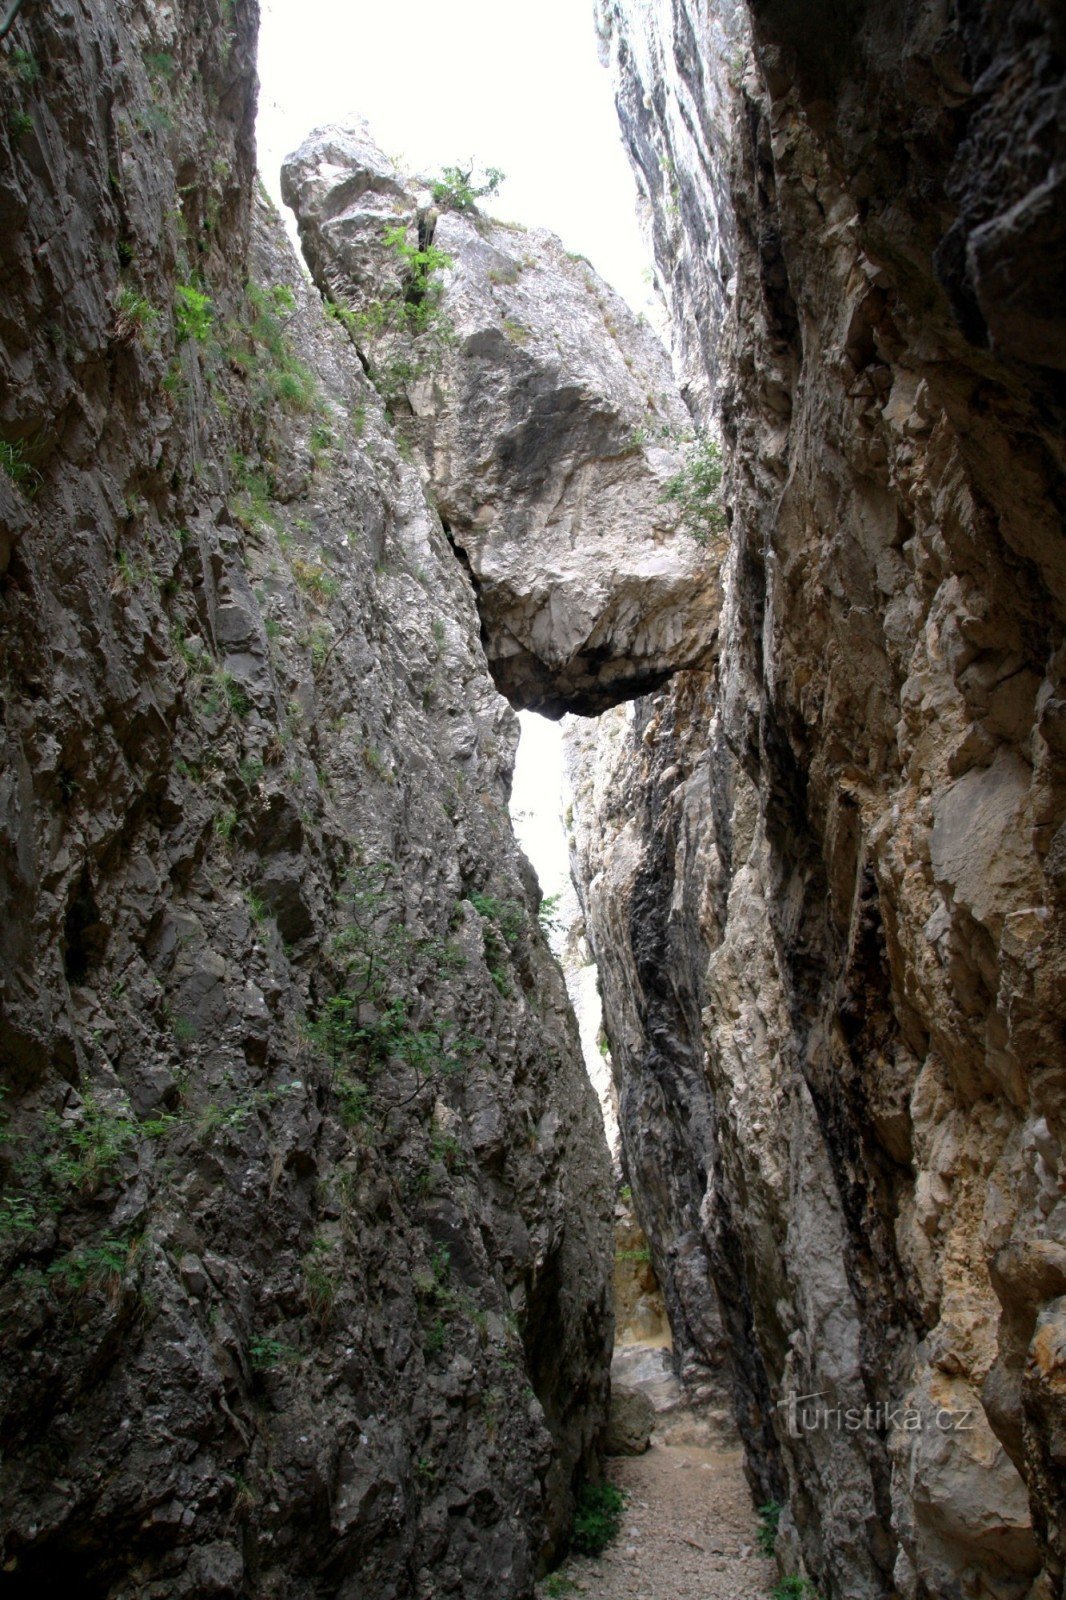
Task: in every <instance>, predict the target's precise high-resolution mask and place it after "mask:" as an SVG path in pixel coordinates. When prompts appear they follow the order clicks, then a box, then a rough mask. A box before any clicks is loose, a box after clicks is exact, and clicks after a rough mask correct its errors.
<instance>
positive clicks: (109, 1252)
mask: <svg viewBox="0 0 1066 1600" xmlns="http://www.w3.org/2000/svg"><path fill="white" fill-rule="evenodd" d="M130 1248H131V1247H130V1245H129V1244H128V1243H127V1242H126V1241H125V1240H124V1239H116V1238H112V1237H108V1238H105V1239H102V1240H101V1241H100V1243H99V1244H97V1245H90V1246H88V1247H86V1248H85V1249H84V1250H72V1251H71V1253H70V1254H69V1255H66V1256H62V1257H61V1258H60V1260H58V1261H53V1262H52V1264H51V1265H50V1266H49V1268H48V1276H49V1277H50V1278H59V1279H61V1280H62V1282H63V1283H64V1284H66V1286H67V1288H69V1289H86V1288H90V1287H101V1286H103V1285H104V1284H107V1283H108V1282H109V1281H111V1280H113V1279H114V1278H121V1277H122V1275H123V1273H124V1272H125V1270H126V1267H127V1265H128V1262H129V1255H130Z"/></svg>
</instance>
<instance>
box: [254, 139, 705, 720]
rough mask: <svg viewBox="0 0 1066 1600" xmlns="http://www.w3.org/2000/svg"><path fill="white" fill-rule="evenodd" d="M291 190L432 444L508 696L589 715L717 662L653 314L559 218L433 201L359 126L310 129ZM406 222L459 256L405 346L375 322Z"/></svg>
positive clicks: (681, 415)
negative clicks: (650, 322) (558, 230)
mask: <svg viewBox="0 0 1066 1600" xmlns="http://www.w3.org/2000/svg"><path fill="white" fill-rule="evenodd" d="M283 189H284V193H285V197H286V199H287V201H288V203H289V204H290V205H291V206H292V207H293V208H294V210H295V211H296V214H297V217H298V220H299V224H300V234H301V240H302V243H303V247H304V252H305V254H306V256H307V258H308V261H309V262H310V265H311V269H312V272H313V273H314V276H315V279H316V281H317V283H318V285H319V288H320V289H321V290H322V292H323V293H324V294H325V295H327V297H329V298H330V299H333V300H335V301H337V302H339V303H340V304H341V305H342V308H347V309H349V310H351V311H353V312H354V313H355V318H354V320H353V319H351V318H349V319H348V326H349V331H350V332H351V333H352V335H353V337H354V338H355V339H356V342H357V343H358V344H359V347H360V351H361V354H363V356H364V359H365V360H366V361H367V363H368V365H369V366H370V368H371V370H372V371H375V369H377V376H378V377H379V381H380V382H381V383H382V384H383V385H384V386H385V387H386V388H387V390H388V392H389V395H390V404H391V405H392V408H393V410H394V413H395V414H396V415H397V417H398V418H402V419H403V421H404V426H405V428H406V431H407V432H408V433H409V434H410V436H411V439H412V442H413V444H414V445H415V448H416V449H417V450H418V452H419V454H420V457H421V464H422V468H423V471H424V473H425V476H426V478H427V480H428V482H429V484H430V486H431V488H432V492H433V495H434V497H435V500H436V504H437V508H438V510H439V512H440V515H441V518H442V520H443V522H444V526H445V528H446V530H447V532H448V534H449V537H450V539H451V541H452V543H453V545H454V546H455V548H456V550H457V551H458V552H459V553H460V555H461V557H462V559H463V560H464V562H465V563H466V565H467V566H468V568H469V571H470V574H471V578H472V580H473V584H474V588H475V592H476V595H477V602H478V609H479V611H480V613H481V619H482V624H483V628H484V635H485V647H486V651H487V654H488V659H489V665H490V667H491V670H492V673H493V677H494V679H495V681H496V684H497V686H498V687H499V688H500V689H501V691H502V692H503V693H504V694H506V695H507V697H508V699H509V700H510V701H511V703H512V704H513V705H516V706H519V707H531V708H533V709H535V710H538V711H542V712H544V713H545V714H546V715H548V716H559V715H561V714H562V713H563V712H564V711H576V712H579V713H584V714H595V713H598V712H600V711H602V710H604V709H606V708H607V707H608V706H610V705H614V704H616V703H618V702H619V701H621V700H625V699H629V698H632V697H633V696H634V695H636V694H640V693H645V692H649V691H651V690H653V689H656V688H658V687H659V686H661V685H662V684H663V683H664V682H666V680H667V679H668V678H669V677H670V676H671V675H672V674H673V673H674V672H676V671H677V670H678V669H679V668H682V667H693V666H699V665H701V664H703V663H706V662H708V661H709V659H710V656H711V653H712V652H713V648H714V643H715V638H716V630H717V619H718V612H719V604H720V591H719V584H718V577H717V561H716V559H715V555H714V552H713V550H710V549H704V548H701V546H700V545H699V544H698V543H697V542H696V540H695V539H694V538H692V537H690V536H689V534H688V533H687V532H686V531H685V530H684V528H683V527H682V526H681V519H680V517H679V511H678V507H677V504H676V503H675V502H674V501H672V500H670V499H669V498H664V490H665V489H666V486H667V484H668V483H669V481H670V479H671V478H672V477H673V476H674V475H675V474H676V473H677V472H678V470H679V467H680V465H681V443H682V440H684V439H685V437H686V435H688V434H689V433H690V430H691V421H690V418H689V416H688V413H687V412H686V410H685V408H684V405H683V403H682V400H681V397H680V394H679V392H678V390H677V387H676V385H675V383H674V380H673V377H672V374H671V370H670V366H669V363H668V360H667V357H666V354H665V352H664V350H663V349H662V346H661V345H660V344H659V342H658V340H657V339H656V337H655V336H654V334H653V333H652V331H651V330H650V328H648V327H647V326H645V325H644V324H643V323H642V322H641V321H640V320H639V319H638V318H636V317H635V316H634V315H633V313H632V312H631V311H630V310H629V308H628V307H627V306H626V305H625V303H624V302H623V301H622V300H621V299H620V298H619V297H618V295H616V294H615V293H614V292H613V290H611V289H610V288H609V287H608V286H607V285H606V284H605V283H604V282H603V280H602V279H600V278H599V277H598V276H597V275H596V273H595V272H594V271H593V270H592V268H591V267H590V266H589V265H588V263H587V262H586V261H585V260H584V259H583V258H582V257H578V256H571V255H568V254H567V252H566V251H565V250H564V249H563V247H562V245H561V244H560V243H559V241H558V239H556V238H555V237H554V236H553V235H551V234H549V233H545V232H541V231H536V232H533V231H529V230H526V229H524V228H518V227H515V226H513V225H510V224H506V225H505V224H502V223H497V222H493V221H490V220H489V219H488V218H485V217H482V216H480V215H479V214H477V213H474V212H462V213H460V212H456V211H449V210H441V209H440V208H439V207H437V206H435V205H434V204H433V197H432V193H431V191H430V190H429V188H428V187H426V186H424V185H422V184H421V183H420V181H419V180H410V181H408V180H405V179H403V178H402V176H401V175H400V174H399V172H398V171H397V169H396V168H395V167H394V166H393V164H392V163H391V162H390V161H389V160H388V158H387V157H386V156H384V155H383V154H382V153H381V152H380V151H375V148H374V146H373V143H372V141H371V140H370V139H369V136H368V134H367V133H366V131H365V129H362V130H355V131H351V132H346V131H343V130H338V129H335V128H328V129H324V130H320V131H318V132H316V133H314V134H312V135H311V137H310V138H309V139H308V140H307V141H306V142H305V143H304V144H303V145H302V146H301V147H300V149H299V150H298V151H297V152H296V153H295V154H294V155H292V156H290V157H289V159H288V161H287V162H286V163H285V167H284V170H283ZM401 225H402V226H404V227H405V228H406V239H407V242H408V248H409V249H414V248H416V247H418V248H422V249H423V250H424V249H426V248H427V247H428V246H429V245H430V243H432V246H433V248H434V249H436V250H439V251H442V252H444V254H445V255H446V256H447V257H448V258H449V259H450V263H451V264H450V266H448V267H446V268H443V269H438V270H437V273H436V274H435V285H434V288H433V289H432V290H431V291H430V292H431V294H433V295H437V294H439V301H438V302H437V303H436V305H435V308H434V313H433V316H432V317H431V318H430V321H429V326H428V327H427V328H426V329H425V330H424V331H422V332H420V333H419V334H418V335H417V336H416V337H414V338H413V339H409V340H408V345H409V348H403V347H402V340H399V341H398V339H397V336H396V332H395V327H393V328H392V331H391V332H390V333H389V334H388V335H387V336H385V337H384V338H383V335H382V323H383V321H387V320H388V317H387V316H383V312H382V308H383V307H386V308H387V307H389V306H391V307H393V308H394V309H395V306H396V299H395V297H396V295H397V293H398V292H402V283H403V273H402V270H401V269H402V265H403V263H402V261H401V254H400V251H399V249H398V248H397V243H396V242H395V236H394V242H393V243H392V244H387V243H386V242H385V236H386V233H387V232H388V230H389V229H390V228H396V227H398V226H401ZM408 292H409V293H410V288H409V285H408ZM394 320H395V319H393V321H394ZM383 352H384V354H383ZM398 374H399V375H400V376H399V377H398V376H397V375H398Z"/></svg>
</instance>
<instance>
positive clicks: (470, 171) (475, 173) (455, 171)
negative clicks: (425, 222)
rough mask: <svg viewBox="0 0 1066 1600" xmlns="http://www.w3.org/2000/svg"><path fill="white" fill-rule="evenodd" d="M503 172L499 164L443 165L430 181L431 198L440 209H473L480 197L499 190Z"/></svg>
mask: <svg viewBox="0 0 1066 1600" xmlns="http://www.w3.org/2000/svg"><path fill="white" fill-rule="evenodd" d="M505 176H506V174H504V173H503V172H501V171H500V169H499V167H483V168H479V167H478V166H477V163H476V162H474V161H471V162H470V164H469V166H466V167H459V166H455V167H444V168H442V170H441V174H440V177H439V178H437V179H435V180H434V183H433V201H434V204H435V205H438V206H439V207H440V209H441V210H442V211H473V210H474V209H475V207H476V205H477V203H478V201H479V200H487V199H488V198H489V197H490V196H491V195H495V194H497V193H498V192H499V188H500V184H501V183H502V182H503V180H504V177H505Z"/></svg>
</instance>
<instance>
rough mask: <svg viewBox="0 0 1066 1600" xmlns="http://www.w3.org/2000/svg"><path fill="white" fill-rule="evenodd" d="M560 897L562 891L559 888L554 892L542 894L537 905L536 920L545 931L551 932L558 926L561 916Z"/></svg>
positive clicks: (561, 896)
mask: <svg viewBox="0 0 1066 1600" xmlns="http://www.w3.org/2000/svg"><path fill="white" fill-rule="evenodd" d="M562 898H563V893H562V890H561V889H560V890H558V891H557V892H556V893H555V894H546V895H544V896H543V898H542V899H541V902H540V905H539V906H538V907H537V921H538V922H539V923H540V925H541V927H542V928H543V929H544V931H545V933H553V932H554V931H555V930H556V928H558V926H559V922H560V917H561V910H560V902H561V901H562Z"/></svg>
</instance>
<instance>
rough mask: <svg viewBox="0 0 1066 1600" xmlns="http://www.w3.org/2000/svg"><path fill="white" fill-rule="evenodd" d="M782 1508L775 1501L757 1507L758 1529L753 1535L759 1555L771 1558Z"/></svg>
mask: <svg viewBox="0 0 1066 1600" xmlns="http://www.w3.org/2000/svg"><path fill="white" fill-rule="evenodd" d="M783 1509H784V1508H783V1507H782V1506H780V1505H778V1504H777V1502H776V1500H770V1501H768V1502H767V1504H766V1505H764V1506H760V1507H759V1529H758V1532H757V1533H756V1535H755V1543H756V1544H757V1545H758V1547H759V1551H760V1554H762V1555H764V1556H772V1555H773V1553H774V1544H775V1543H776V1540H777V1525H778V1523H779V1522H780V1521H781V1512H782V1510H783Z"/></svg>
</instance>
